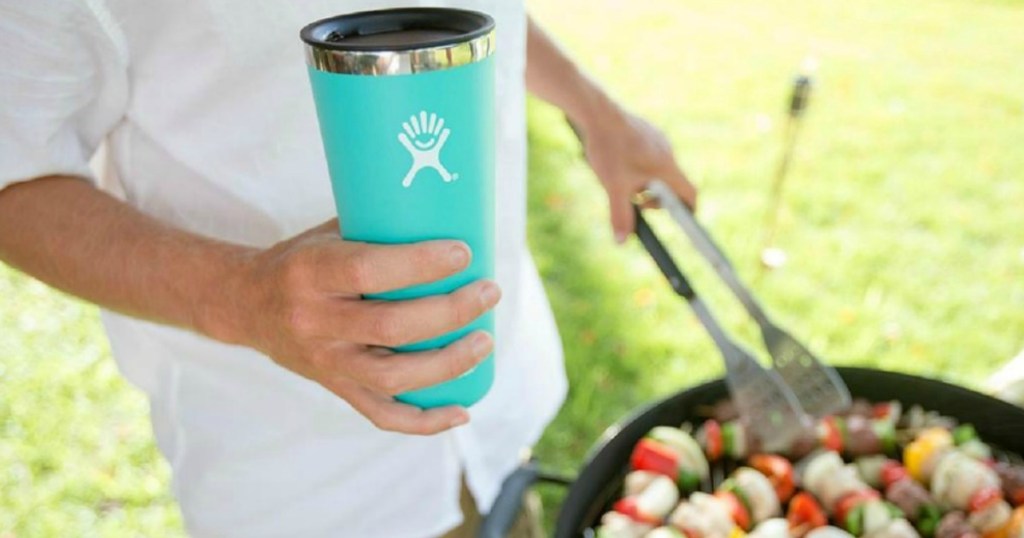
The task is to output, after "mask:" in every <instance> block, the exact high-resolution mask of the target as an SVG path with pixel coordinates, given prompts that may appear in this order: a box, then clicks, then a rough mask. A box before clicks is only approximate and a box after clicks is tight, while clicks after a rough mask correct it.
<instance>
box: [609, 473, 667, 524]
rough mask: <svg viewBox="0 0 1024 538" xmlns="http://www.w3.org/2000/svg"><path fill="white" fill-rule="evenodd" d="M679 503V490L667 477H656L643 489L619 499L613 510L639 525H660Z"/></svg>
mask: <svg viewBox="0 0 1024 538" xmlns="http://www.w3.org/2000/svg"><path fill="white" fill-rule="evenodd" d="M678 501H679V490H678V489H676V485H675V484H674V483H673V482H672V480H671V479H669V478H668V477H666V476H661V475H659V476H656V477H654V479H653V480H651V481H650V483H648V484H647V485H646V486H645V487H644V488H643V489H641V490H640V491H639V492H637V493H634V494H632V495H629V496H626V497H623V498H622V499H619V500H618V502H616V503H615V504H614V506H613V509H614V510H615V511H616V512H618V513H620V514H622V515H624V516H627V517H629V518H630V519H632V520H633V521H635V522H637V523H644V524H648V525H651V526H654V525H659V524H660V523H661V522H662V520H664V519H665V516H667V515H668V513H669V512H670V511H671V510H672V508H673V507H674V506H675V505H676V502H678Z"/></svg>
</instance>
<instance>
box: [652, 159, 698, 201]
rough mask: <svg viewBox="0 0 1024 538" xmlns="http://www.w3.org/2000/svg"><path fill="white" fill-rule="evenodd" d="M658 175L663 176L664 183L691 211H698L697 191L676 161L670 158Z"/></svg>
mask: <svg viewBox="0 0 1024 538" xmlns="http://www.w3.org/2000/svg"><path fill="white" fill-rule="evenodd" d="M658 175H659V176H661V180H662V181H664V182H665V183H666V184H667V185H668V186H669V187H671V188H672V191H673V192H675V193H676V196H678V197H679V199H680V200H682V201H683V203H684V204H686V205H687V207H689V208H690V211H696V210H697V189H696V188H695V187H694V186H693V184H692V183H690V180H689V179H688V178H687V177H686V174H684V173H683V171H682V170H681V169H680V168H679V165H678V164H677V163H676V161H675V159H672V158H669V159H668V162H667V163H666V164H665V165H664V166H662V167H661V170H660V171H659V174H658Z"/></svg>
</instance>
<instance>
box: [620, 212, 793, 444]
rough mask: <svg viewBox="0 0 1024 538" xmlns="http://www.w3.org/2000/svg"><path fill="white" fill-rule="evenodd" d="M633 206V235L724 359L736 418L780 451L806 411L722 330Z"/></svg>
mask: <svg viewBox="0 0 1024 538" xmlns="http://www.w3.org/2000/svg"><path fill="white" fill-rule="evenodd" d="M634 212H635V214H636V236H637V238H638V239H639V240H640V243H641V244H643V246H644V248H645V249H647V252H648V253H649V254H650V255H651V257H652V258H654V262H655V263H656V264H657V265H658V268H659V269H661V272H662V273H663V274H664V275H665V278H667V279H668V282H669V284H670V285H671V286H672V290H673V291H675V292H676V293H677V294H678V295H679V296H680V297H682V298H684V299H686V301H687V303H689V305H690V308H692V309H693V313H694V314H696V315H697V319H699V320H700V322H701V324H703V325H704V328H705V329H706V330H707V332H708V334H709V335H710V336H711V339H712V340H713V341H714V342H715V346H716V347H718V350H719V351H720V352H721V354H722V359H723V361H724V362H725V382H726V384H727V385H728V387H729V393H730V394H731V395H732V400H733V404H734V405H735V406H736V409H737V411H739V414H740V417H741V419H742V420H743V421H744V422H745V423H746V424H747V426H748V427H749V428H750V431H751V433H753V434H754V435H755V437H757V438H758V439H760V440H761V442H762V445H763V448H764V449H765V450H768V451H781V450H782V449H784V448H785V447H786V446H787V445H788V443H789V441H791V440H792V439H794V438H795V437H796V436H797V435H798V434H800V432H801V431H802V430H803V428H804V417H805V415H804V412H803V409H802V408H801V407H800V403H799V402H798V401H797V399H796V396H795V395H794V394H793V391H792V390H790V388H789V387H787V386H786V384H785V382H784V381H783V380H782V378H781V377H779V375H778V374H777V373H776V372H774V371H772V370H768V369H766V368H764V367H763V366H761V364H760V363H758V362H757V360H756V359H755V358H754V357H753V356H752V355H751V354H750V353H749V352H747V351H746V350H744V349H743V348H742V347H740V345H739V344H737V343H736V342H735V341H733V339H732V338H730V337H729V336H728V335H727V334H726V332H725V331H724V330H723V329H722V326H721V325H719V324H718V321H716V320H715V317H714V316H713V315H712V314H711V311H710V310H708V308H707V306H705V305H704V302H703V301H702V300H701V298H700V297H699V296H698V295H697V292H696V291H695V290H694V289H693V287H691V286H690V283H689V282H688V281H687V279H686V276H685V275H684V274H683V272H682V270H681V269H680V268H679V266H678V265H676V263H675V261H673V259H672V256H671V255H670V254H669V253H668V250H666V249H665V246H664V245H663V244H662V242H661V240H660V239H658V236H656V235H655V234H654V230H652V229H651V227H650V225H648V224H647V221H646V220H645V219H644V216H643V214H642V213H641V210H640V208H639V206H634Z"/></svg>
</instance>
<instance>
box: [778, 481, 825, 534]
mask: <svg viewBox="0 0 1024 538" xmlns="http://www.w3.org/2000/svg"><path fill="white" fill-rule="evenodd" d="M786 520H787V521H788V522H789V529H790V531H791V532H792V533H793V534H795V535H800V536H802V535H804V534H806V533H807V532H809V531H810V530H811V529H816V528H818V527H824V526H825V525H828V517H827V516H826V515H825V511H824V510H822V509H821V505H820V504H818V501H816V500H814V497H812V496H811V494H809V493H804V492H801V493H797V494H796V495H794V496H793V500H792V501H790V502H789V511H788V512H787V513H786Z"/></svg>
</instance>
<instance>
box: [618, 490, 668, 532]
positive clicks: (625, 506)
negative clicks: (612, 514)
mask: <svg viewBox="0 0 1024 538" xmlns="http://www.w3.org/2000/svg"><path fill="white" fill-rule="evenodd" d="M612 509H613V510H615V511H616V512H618V513H620V514H622V515H624V516H626V517H628V518H630V519H632V520H633V521H636V522H639V523H646V524H648V525H655V526H657V525H661V518H658V517H655V516H654V515H652V514H646V513H644V512H642V511H641V510H640V507H638V506H637V505H636V497H625V498H622V499H619V500H618V501H616V502H615V505H613V506H612Z"/></svg>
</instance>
